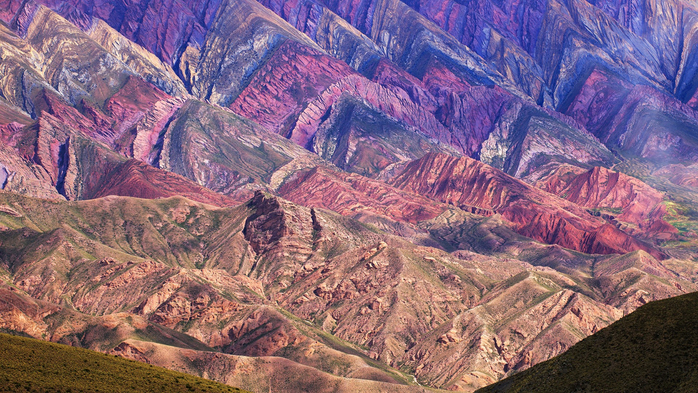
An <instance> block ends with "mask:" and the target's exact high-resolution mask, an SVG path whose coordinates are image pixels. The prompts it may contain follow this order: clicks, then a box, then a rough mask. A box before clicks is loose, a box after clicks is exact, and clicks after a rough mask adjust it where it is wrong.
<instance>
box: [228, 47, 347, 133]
mask: <svg viewBox="0 0 698 393" xmlns="http://www.w3.org/2000/svg"><path fill="white" fill-rule="evenodd" d="M352 74H356V72H355V71H354V70H353V69H351V68H350V67H349V66H348V65H346V64H345V63H343V62H341V61H339V60H336V59H334V58H332V57H329V56H327V55H324V54H322V53H320V52H318V51H316V50H314V49H312V48H309V47H307V46H304V45H301V44H299V43H297V42H294V41H287V42H285V43H284V44H283V45H281V47H280V48H279V49H278V50H276V51H275V52H274V55H273V56H272V58H271V59H269V61H267V62H266V64H265V65H264V66H263V67H262V68H261V69H260V70H259V71H258V72H257V73H256V74H255V76H254V77H253V78H252V81H250V83H249V85H248V87H247V88H246V89H245V90H243V92H242V93H241V94H240V95H239V96H238V97H237V99H236V100H235V101H234V102H233V103H232V104H231V105H230V109H232V110H233V111H234V112H235V113H237V114H239V115H240V116H244V117H248V118H250V119H255V121H256V122H257V123H259V124H260V125H262V126H264V127H265V128H267V129H268V130H270V131H273V132H276V133H279V134H286V133H287V132H288V130H289V128H290V127H292V126H293V123H294V121H295V119H296V117H297V116H298V115H299V113H300V112H301V110H302V109H303V108H304V107H305V106H306V105H307V104H308V102H309V101H311V100H313V99H315V98H316V97H317V96H318V94H320V93H321V92H322V91H324V90H325V89H327V88H328V87H329V86H330V85H332V84H334V83H336V82H337V81H338V80H340V79H342V78H344V77H346V76H348V75H352ZM298 142H299V144H301V146H305V143H302V142H305V141H300V140H299V141H298Z"/></svg>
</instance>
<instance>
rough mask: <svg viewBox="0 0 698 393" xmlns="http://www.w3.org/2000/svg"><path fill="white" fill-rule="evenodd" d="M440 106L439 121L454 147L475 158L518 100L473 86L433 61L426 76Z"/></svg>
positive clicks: (423, 78)
mask: <svg viewBox="0 0 698 393" xmlns="http://www.w3.org/2000/svg"><path fill="white" fill-rule="evenodd" d="M422 82H423V83H424V86H426V88H427V89H428V90H429V92H430V93H431V94H432V95H434V96H435V97H436V98H437V100H438V103H439V106H440V108H439V110H438V112H437V113H436V116H437V117H438V119H439V121H440V122H441V123H443V124H444V125H445V126H446V127H448V128H449V130H450V131H451V134H452V138H453V140H452V141H451V143H450V145H451V146H454V147H456V148H457V149H458V150H460V151H461V152H463V153H464V154H465V155H468V156H471V155H473V153H475V152H477V151H479V150H480V146H481V145H482V142H484V141H485V140H486V139H487V138H488V137H489V135H490V133H491V132H492V130H493V129H494V125H495V122H496V121H497V120H498V119H499V117H501V116H502V114H504V113H505V112H506V110H507V109H508V108H509V105H510V104H512V103H513V102H515V101H517V99H516V98H515V97H513V96H512V95H511V94H510V93H508V92H507V91H505V90H504V89H502V88H500V87H498V86H494V87H486V86H472V85H470V84H469V83H467V82H466V81H465V80H463V79H462V78H459V77H458V76H456V75H455V74H454V73H453V72H451V71H450V70H449V69H448V68H446V67H445V66H444V65H443V64H441V63H440V62H438V61H431V62H430V63H429V65H428V66H427V69H426V71H425V73H424V76H423V77H422Z"/></svg>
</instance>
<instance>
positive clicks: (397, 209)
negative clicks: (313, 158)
mask: <svg viewBox="0 0 698 393" xmlns="http://www.w3.org/2000/svg"><path fill="white" fill-rule="evenodd" d="M279 194H280V195H281V196H282V197H284V198H286V199H288V200H290V201H292V202H295V203H298V204H301V205H304V206H314V207H322V208H325V209H329V210H333V211H335V212H337V213H339V214H342V215H347V216H349V215H356V214H360V213H369V214H378V215H381V216H384V217H388V218H390V219H392V220H397V221H402V222H412V223H414V222H417V221H420V220H427V219H430V218H434V217H436V216H437V215H439V214H441V213H442V212H443V211H444V210H446V209H447V206H443V205H441V204H440V203H436V202H434V201H431V200H429V199H426V198H424V197H421V196H419V195H415V194H409V193H405V192H403V191H401V190H398V189H395V188H393V187H391V186H389V185H387V184H385V183H383V182H380V181H377V180H373V179H369V178H366V177H363V176H360V175H355V174H347V173H344V172H339V171H333V170H331V169H328V168H323V167H316V168H313V169H311V170H309V171H306V172H303V173H299V174H297V175H295V178H294V179H292V180H290V181H288V182H286V183H285V184H284V185H283V186H281V188H280V189H279Z"/></svg>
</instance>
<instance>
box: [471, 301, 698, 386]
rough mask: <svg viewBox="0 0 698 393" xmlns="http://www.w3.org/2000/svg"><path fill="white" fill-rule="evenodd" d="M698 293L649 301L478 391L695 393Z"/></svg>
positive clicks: (697, 360)
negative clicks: (548, 357) (564, 349)
mask: <svg viewBox="0 0 698 393" xmlns="http://www.w3.org/2000/svg"><path fill="white" fill-rule="evenodd" d="M697 386H698V293H690V294H687V295H683V296H678V297H675V298H671V299H666V300H660V301H656V302H651V303H648V304H646V305H644V306H642V307H640V308H639V309H637V311H635V312H633V313H632V314H630V315H628V316H626V317H624V318H622V319H620V320H619V321H617V322H615V323H614V324H612V325H610V326H608V327H607V328H605V329H602V330H601V331H599V332H598V333H596V334H594V335H592V336H589V337H587V338H586V339H584V340H582V341H581V342H579V343H578V344H577V345H575V346H573V347H572V348H570V349H569V350H568V351H567V352H565V353H564V354H562V355H560V356H558V357H555V358H553V359H551V360H549V361H547V362H545V363H541V364H539V365H537V366H534V367H532V368H530V369H528V370H526V371H524V372H521V373H519V374H516V375H514V376H512V377H509V378H507V379H505V380H503V381H500V382H498V383H496V384H493V385H490V386H488V387H486V388H483V389H480V390H478V391H477V393H500V392H506V393H515V392H526V393H537V392H541V393H542V392H545V393H552V392H565V393H573V392H604V393H613V392H663V393H670V392H673V393H683V392H687V393H688V392H695V391H696V387H697Z"/></svg>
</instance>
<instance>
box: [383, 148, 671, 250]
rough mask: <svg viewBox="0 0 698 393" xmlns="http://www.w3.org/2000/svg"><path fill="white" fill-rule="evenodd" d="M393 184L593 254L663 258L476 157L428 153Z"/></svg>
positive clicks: (611, 227) (541, 238)
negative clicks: (639, 254)
mask: <svg viewBox="0 0 698 393" xmlns="http://www.w3.org/2000/svg"><path fill="white" fill-rule="evenodd" d="M390 183H391V184H392V185H394V186H396V187H398V188H400V189H403V190H406V191H411V192H414V193H416V194H420V195H423V196H426V197H428V198H430V199H432V200H436V201H440V202H443V203H448V204H453V205H456V206H461V205H463V206H466V209H467V208H468V207H470V206H475V207H478V208H482V209H487V210H492V211H494V212H495V213H499V214H501V215H502V216H503V217H504V218H506V219H507V220H509V221H510V222H511V223H512V224H513V227H514V229H515V230H516V231H517V232H518V233H520V234H522V235H524V236H528V237H531V238H533V239H536V240H539V241H542V242H545V243H548V244H559V245H561V246H563V247H567V248H571V249H574V250H578V251H582V252H586V253H592V254H609V253H626V252H630V251H634V250H645V251H647V252H649V253H650V254H652V255H654V256H656V257H661V256H662V253H661V252H659V251H657V250H655V249H653V248H651V247H650V246H648V245H646V244H644V243H642V242H640V241H638V240H636V239H634V238H633V237H631V236H630V235H628V234H626V233H624V232H622V231H621V230H619V229H618V228H616V227H615V226H613V225H610V224H608V223H606V222H605V221H604V220H601V219H599V218H597V217H594V216H592V215H591V214H589V213H588V212H587V211H585V210H584V209H582V208H580V207H579V206H578V205H576V204H573V203H571V202H568V201H566V200H563V199H560V198H557V197H555V196H554V195H551V194H548V193H545V192H543V191H541V190H539V189H536V188H534V187H532V186H530V185H528V184H526V183H523V182H522V181H520V180H517V179H514V178H512V177H510V176H509V175H507V174H505V173H504V172H501V171H499V170H497V169H494V168H492V167H490V166H488V165H485V164H483V163H481V162H479V161H475V160H473V159H470V158H466V157H461V158H457V157H451V156H448V155H444V154H433V153H432V154H427V155H426V156H424V158H422V159H420V160H417V161H413V162H411V163H410V164H408V165H407V166H406V167H405V170H404V171H403V172H402V173H401V174H400V175H398V176H397V177H395V178H394V179H393V180H392V181H391V182H390Z"/></svg>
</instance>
